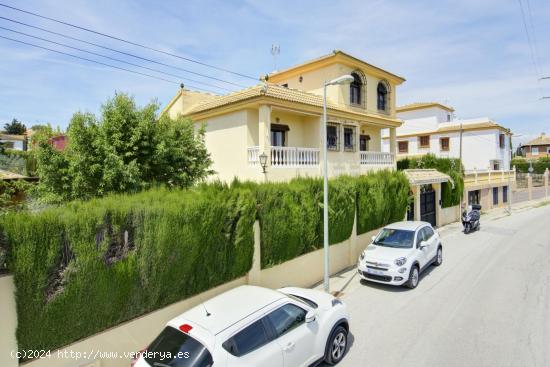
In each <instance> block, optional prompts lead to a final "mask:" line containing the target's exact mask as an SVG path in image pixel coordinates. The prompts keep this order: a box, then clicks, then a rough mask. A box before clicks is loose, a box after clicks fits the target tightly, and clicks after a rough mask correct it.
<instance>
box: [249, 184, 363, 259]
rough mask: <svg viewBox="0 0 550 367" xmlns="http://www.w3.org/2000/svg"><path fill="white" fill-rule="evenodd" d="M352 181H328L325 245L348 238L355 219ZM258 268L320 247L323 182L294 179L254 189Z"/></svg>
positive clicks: (321, 242) (321, 243)
mask: <svg viewBox="0 0 550 367" xmlns="http://www.w3.org/2000/svg"><path fill="white" fill-rule="evenodd" d="M354 184H355V183H354V179H352V178H350V177H339V178H336V179H332V180H330V181H329V193H330V195H329V229H330V231H329V243H330V244H334V243H339V242H342V241H344V240H346V239H348V238H350V236H351V233H352V229H353V220H354V215H355V186H354ZM255 192H256V200H257V203H258V219H259V221H260V227H261V255H262V268H267V267H270V266H273V265H276V264H280V263H282V262H285V261H287V260H290V259H293V258H295V257H298V256H300V255H303V254H305V253H308V252H310V251H314V250H317V249H319V248H322V247H323V181H322V180H321V179H307V178H299V179H294V180H292V181H290V182H288V183H268V184H262V185H257V186H256V189H255Z"/></svg>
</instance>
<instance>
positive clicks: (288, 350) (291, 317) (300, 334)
mask: <svg viewBox="0 0 550 367" xmlns="http://www.w3.org/2000/svg"><path fill="white" fill-rule="evenodd" d="M306 313H307V311H306V310H305V309H304V308H302V307H299V306H297V305H295V304H292V303H287V304H286V305H284V306H281V307H279V308H277V309H276V310H274V311H272V312H270V313H269V314H268V315H267V319H268V320H269V321H270V323H271V325H272V327H273V331H274V333H275V335H276V337H277V339H276V340H277V342H278V344H279V346H280V347H281V349H282V351H283V359H284V366H285V367H298V366H309V365H310V364H311V363H312V362H314V361H315V360H317V359H318V358H319V357H320V356H316V355H315V350H314V347H315V340H316V334H317V331H318V323H317V322H316V321H313V322H309V323H306V322H305V319H306Z"/></svg>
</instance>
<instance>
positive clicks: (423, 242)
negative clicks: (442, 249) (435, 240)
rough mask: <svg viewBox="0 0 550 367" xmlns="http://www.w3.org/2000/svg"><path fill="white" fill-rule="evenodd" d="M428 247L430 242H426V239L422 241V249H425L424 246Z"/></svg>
mask: <svg viewBox="0 0 550 367" xmlns="http://www.w3.org/2000/svg"><path fill="white" fill-rule="evenodd" d="M426 247H428V242H426V241H422V242H420V249H421V250H422V249H424V248H426Z"/></svg>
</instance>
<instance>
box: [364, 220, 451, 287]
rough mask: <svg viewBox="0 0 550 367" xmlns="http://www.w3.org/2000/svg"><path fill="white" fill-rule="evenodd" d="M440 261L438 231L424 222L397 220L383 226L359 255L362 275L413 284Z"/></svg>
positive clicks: (440, 246)
mask: <svg viewBox="0 0 550 367" xmlns="http://www.w3.org/2000/svg"><path fill="white" fill-rule="evenodd" d="M442 263H443V247H442V245H441V239H440V238H439V235H438V233H437V232H436V231H434V229H433V228H432V226H431V225H430V224H429V223H426V222H413V221H410V222H397V223H393V224H390V225H389V226H387V227H384V228H383V229H382V230H381V231H380V233H379V234H378V235H377V236H374V237H372V243H371V244H370V245H369V246H367V248H366V249H365V250H364V251H363V252H362V253H361V256H360V257H359V264H358V272H359V275H360V276H361V278H362V279H365V280H368V281H371V282H377V283H385V284H392V285H404V284H405V285H407V286H408V287H409V288H416V286H417V285H418V281H419V277H420V273H421V272H422V271H423V270H425V269H426V268H427V267H428V266H430V265H431V264H434V265H436V266H439V265H441V264H442Z"/></svg>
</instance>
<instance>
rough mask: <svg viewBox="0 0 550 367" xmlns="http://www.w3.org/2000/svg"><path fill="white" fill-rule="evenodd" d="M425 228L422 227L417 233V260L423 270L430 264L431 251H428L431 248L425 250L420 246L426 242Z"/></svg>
mask: <svg viewBox="0 0 550 367" xmlns="http://www.w3.org/2000/svg"><path fill="white" fill-rule="evenodd" d="M424 228H426V227H422V228H420V229H419V230H418V231H417V232H416V253H417V260H418V263H419V264H420V268H421V269H422V268H424V267H425V266H426V263H427V262H428V251H429V249H428V248H429V246H427V247H424V248H421V247H420V244H421V243H422V241H425V231H424Z"/></svg>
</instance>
